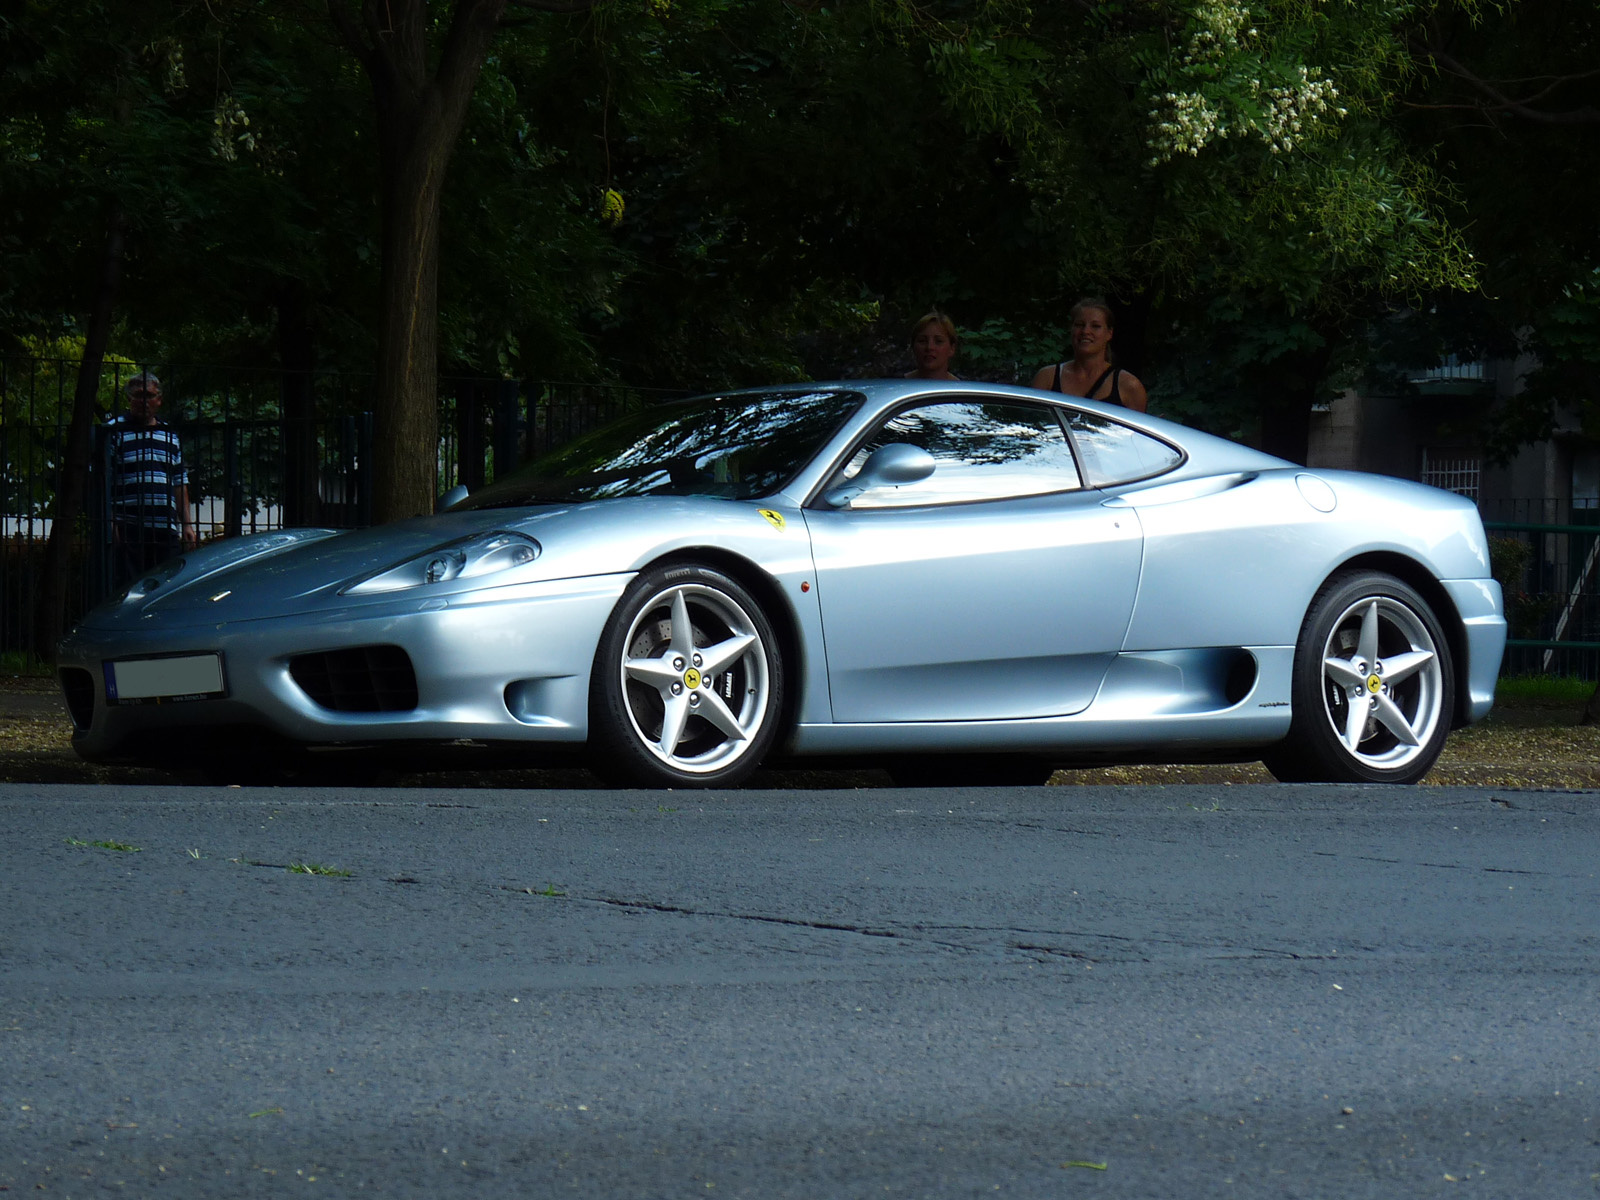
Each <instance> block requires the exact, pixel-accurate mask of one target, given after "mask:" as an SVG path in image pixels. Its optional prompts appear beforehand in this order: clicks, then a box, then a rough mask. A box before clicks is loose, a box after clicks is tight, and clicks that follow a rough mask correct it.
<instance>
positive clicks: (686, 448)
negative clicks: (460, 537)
mask: <svg viewBox="0 0 1600 1200" xmlns="http://www.w3.org/2000/svg"><path fill="white" fill-rule="evenodd" d="M861 400H862V397H861V394H860V393H859V392H837V391H814V392H805V391H797V390H793V389H789V390H785V391H774V392H758V393H743V394H739V395H734V396H728V397H717V396H711V397H704V398H702V399H699V400H689V401H684V402H682V403H678V404H671V405H662V406H659V407H654V408H649V409H646V410H645V411H643V412H640V413H635V414H633V415H632V416H629V417H624V418H623V419H622V420H620V421H617V422H615V423H613V424H611V425H608V426H606V427H605V428H604V429H599V430H596V431H595V432H594V433H591V434H589V435H587V436H585V437H582V438H579V439H578V440H576V441H574V442H570V443H568V444H567V445H565V446H562V447H561V448H560V449H557V450H554V451H552V452H551V453H549V454H546V455H543V456H541V457H540V458H537V459H534V460H533V461H532V462H530V463H528V464H527V465H526V466H525V467H522V468H521V469H520V470H518V471H516V472H514V473H513V474H512V475H510V476H509V477H508V478H506V479H504V480H497V481H496V482H495V483H493V484H491V485H490V486H489V487H487V488H484V489H483V490H482V491H479V492H477V493H475V494H474V495H472V496H471V497H469V498H468V499H467V500H465V501H463V502H462V503H461V504H459V505H457V506H456V507H457V508H458V509H472V508H508V507H515V506H518V505H524V504H548V503H558V502H577V501H582V500H607V499H612V498H615V497H619V496H650V495H667V496H718V497H723V498H727V499H732V500H748V499H754V498H755V497H758V496H768V495H771V494H772V493H774V492H777V491H780V490H781V489H782V488H783V486H784V484H786V483H788V481H789V480H790V479H792V478H793V477H794V475H795V473H796V472H798V471H799V470H800V468H801V467H803V466H805V464H806V463H808V462H810V461H811V459H812V458H813V457H814V456H815V455H816V453H817V451H818V450H819V449H821V447H822V445H823V443H824V442H826V441H827V439H828V438H829V437H831V436H832V435H833V434H834V432H835V431H837V429H838V428H839V426H840V424H841V423H842V422H843V421H844V419H845V418H846V417H848V416H849V415H850V414H851V413H852V412H854V411H855V410H856V408H857V407H858V406H859V405H860V403H861Z"/></svg>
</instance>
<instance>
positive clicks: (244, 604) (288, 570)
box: [82, 509, 559, 629]
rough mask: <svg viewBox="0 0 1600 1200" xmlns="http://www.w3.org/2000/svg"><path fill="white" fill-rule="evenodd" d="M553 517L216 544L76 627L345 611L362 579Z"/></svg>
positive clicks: (467, 516) (490, 517) (524, 513)
mask: <svg viewBox="0 0 1600 1200" xmlns="http://www.w3.org/2000/svg"><path fill="white" fill-rule="evenodd" d="M557 511H559V510H556V509H550V510H528V509H522V510H519V511H518V512H516V513H507V512H467V513H445V514H441V515H439V516H435V517H419V518H416V519H414V520H410V521H399V522H396V523H394V524H392V525H380V526H374V527H373V528H370V529H357V530H352V531H349V532H345V533H340V532H337V531H335V530H326V529H318V530H309V529H298V530H285V531H282V532H280V533H272V534H263V535H259V536H252V537H243V538H235V539H232V540H230V541H226V542H218V543H214V544H212V545H209V546H204V547H202V548H200V549H199V550H197V551H191V552H190V553H189V554H186V555H184V556H183V557H182V559H181V560H176V559H175V560H172V562H169V563H167V564H163V566H162V567H160V568H157V569H156V570H155V571H153V572H151V573H150V575H149V576H147V577H146V578H145V579H144V580H141V581H138V582H136V583H135V584H134V586H133V587H132V588H131V589H130V590H129V591H128V593H127V594H126V595H125V596H123V597H121V598H119V599H117V600H113V601H111V602H110V603H108V604H103V605H101V606H100V607H99V608H97V609H95V610H94V611H93V612H91V613H89V614H88V616H86V617H85V618H84V620H83V622H82V623H83V624H84V625H85V626H86V627H89V628H97V629H104V628H118V627H128V626H133V625H138V626H139V627H141V628H148V627H149V626H150V625H151V624H152V623H155V624H190V623H194V622H196V621H199V622H203V623H206V624H211V623H215V622H228V621H240V620H252V619H258V618H262V617H273V616H281V615H284V614H286V613H291V612H308V611H315V610H319V609H326V608H335V607H349V606H351V605H352V604H354V603H359V600H358V599H357V598H354V597H348V596H342V595H341V594H340V593H341V591H342V590H343V589H344V588H345V587H347V586H348V585H349V584H351V583H352V582H354V581H356V580H359V579H361V578H363V577H364V576H368V575H371V574H374V573H376V572H378V571H382V570H384V569H385V568H388V567H392V566H394V565H396V564H398V563H403V562H406V561H407V560H409V559H412V558H415V557H417V556H419V555H422V554H425V553H427V552H428V551H429V550H432V549H435V548H436V547H439V546H443V545H448V544H450V543H452V542H455V541H458V540H460V539H461V538H465V537H470V536H472V535H473V534H476V533H483V532H486V531H488V530H493V529H511V530H516V531H518V532H526V531H528V530H530V529H531V528H533V527H535V526H537V525H538V524H539V523H540V519H541V517H544V516H548V515H551V514H553V513H555V512H557ZM508 517H509V518H513V519H509V520H508ZM178 562H181V563H182V565H181V567H178V568H177V569H176V570H174V569H173V568H174V565H175V564H176V563H178ZM148 584H153V585H154V586H148ZM378 598H381V597H377V598H374V599H378ZM389 598H390V599H392V598H393V597H392V596H390V597H389Z"/></svg>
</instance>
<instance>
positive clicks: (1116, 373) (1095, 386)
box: [1050, 363, 1127, 408]
mask: <svg viewBox="0 0 1600 1200" xmlns="http://www.w3.org/2000/svg"><path fill="white" fill-rule="evenodd" d="M1061 367H1062V364H1061V363H1057V364H1056V377H1055V382H1053V383H1052V384H1051V385H1050V390H1051V391H1052V392H1059V391H1060V390H1061ZM1107 375H1109V376H1111V391H1110V392H1108V393H1107V394H1106V395H1105V397H1104V399H1105V400H1106V401H1107V402H1108V403H1111V404H1122V390H1121V388H1120V386H1119V385H1120V384H1121V382H1122V368H1121V367H1107V368H1106V369H1105V370H1104V371H1102V372H1100V378H1099V379H1096V380H1095V381H1094V382H1093V383H1092V384H1090V385H1089V390H1088V392H1087V393H1085V395H1086V397H1087V398H1088V399H1090V400H1093V399H1094V394H1095V393H1096V392H1097V391H1099V390H1100V385H1101V384H1102V383H1104V382H1105V381H1106V376H1107ZM1122 406H1123V407H1124V408H1126V407H1127V405H1125V404H1123V405H1122Z"/></svg>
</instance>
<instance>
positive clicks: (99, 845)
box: [67, 837, 143, 854]
mask: <svg viewBox="0 0 1600 1200" xmlns="http://www.w3.org/2000/svg"><path fill="white" fill-rule="evenodd" d="M67 845H69V846H92V847H94V848H95V849H96V850H117V851H120V852H121V853H123V854H138V853H139V851H140V850H141V849H143V847H141V846H130V845H129V844H128V843H127V842H113V841H110V840H108V839H100V840H97V841H93V842H90V841H85V840H84V839H83V838H74V837H69V838H68V839H67Z"/></svg>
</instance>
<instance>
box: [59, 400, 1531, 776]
mask: <svg viewBox="0 0 1600 1200" xmlns="http://www.w3.org/2000/svg"><path fill="white" fill-rule="evenodd" d="M1505 636H1506V626H1505V620H1504V617H1503V612H1502V598H1501V593H1500V587H1499V585H1498V584H1496V583H1495V582H1494V581H1493V580H1492V579H1491V578H1490V576H1489V554H1488V546H1487V542H1486V539H1485V536H1484V531H1483V524H1482V522H1481V521H1480V520H1479V517H1478V513H1477V511H1476V509H1475V508H1474V507H1473V505H1472V503H1471V502H1470V501H1468V500H1465V499H1463V498H1462V497H1460V496H1456V495H1453V494H1451V493H1449V492H1443V491H1439V490H1436V489H1434V488H1430V487H1425V486H1423V485H1421V484H1417V483H1412V482H1408V481H1405V480H1401V479H1393V478H1388V477H1383V476H1374V475H1363V474H1355V473H1350V472H1343V471H1323V470H1308V469H1306V468H1303V467H1298V466H1295V465H1294V464H1292V463H1289V462H1285V461H1283V460H1282V459H1278V458H1273V457H1271V456H1269V455H1266V454H1262V453H1259V452H1257V451H1254V450H1250V449H1247V448H1245V447H1242V446H1238V445H1235V444H1233V443H1230V442H1228V441H1225V440H1222V439H1220V438H1216V437H1211V436H1209V435H1206V434H1202V433H1197V432H1195V431H1193V430H1190V429H1186V428H1184V427H1182V426H1180V425H1176V424H1173V423H1171V422H1168V421H1164V420H1161V419H1159V418H1156V417H1149V416H1144V415H1141V414H1137V413H1132V412H1129V411H1127V410H1124V409H1121V408H1118V407H1115V406H1111V405H1106V404H1100V403H1095V402H1092V401H1087V400H1079V399H1074V398H1071V397H1063V396H1055V395H1046V394H1043V393H1039V392H1035V391H1030V390H1027V389H1022V388H1014V387H1003V386H997V385H986V384H969V383H941V384H929V383H925V382H922V381H917V380H893V381H875V382H870V383H862V382H857V383H839V384H818V385H811V386H795V387H788V388H771V389H766V390H760V391H745V392H737V393H732V394H728V395H721V396H710V397H703V398H700V399H696V400H690V401H685V402H682V403H677V404H672V405H663V406H658V407H651V408H647V409H645V410H643V411H640V412H638V413H636V414H634V415H632V416H630V417H628V418H626V419H624V420H622V421H620V422H618V423H616V424H614V425H611V426H609V427H607V428H605V429H602V430H600V431H598V432H595V433H593V434H590V435H588V436H586V437H584V438H582V439H580V440H578V441H575V442H573V443H570V444H569V445H567V446H565V447H563V448H561V449H558V450H556V451H554V452H552V453H550V454H548V455H545V456H544V457H542V458H539V459H537V460H535V461H533V462H531V463H529V464H527V465H526V466H525V467H523V468H521V469H520V470H518V471H516V472H515V473H513V474H510V475H509V476H508V477H506V478H504V479H501V480H497V481H496V482H495V483H494V484H492V485H490V486H489V487H486V488H484V489H483V490H482V491H480V492H478V493H476V494H474V495H472V496H470V497H468V498H466V499H465V500H462V501H460V502H458V503H456V504H454V505H453V506H452V507H450V508H449V509H448V510H447V511H444V512H441V513H439V514H437V515H435V516H432V517H426V518H419V519H416V520H411V521H404V522H400V523H397V524H393V525H386V526H382V527H378V528H372V529H363V530H358V531H355V532H346V533H338V532H334V531H331V530H322V529H302V530H287V531H283V532H278V533H268V534H264V535H260V536H255V537H247V538H238V539H234V540H231V541H225V542H218V543H214V544H210V545H207V546H205V547H203V548H201V549H199V550H195V551H192V552H189V553H186V554H184V555H183V556H182V557H181V558H175V559H173V560H171V561H170V562H168V563H166V564H165V565H164V566H162V567H160V568H159V569H157V570H155V571H153V572H151V573H150V574H149V575H148V576H147V577H145V578H143V579H140V580H138V581H137V582H136V583H135V584H134V586H133V587H132V588H131V589H130V590H129V591H128V592H127V593H126V594H125V595H123V596H121V597H119V598H118V599H116V600H115V601H113V602H111V603H108V604H106V605H103V606H102V607H100V608H98V609H96V610H94V611H93V612H91V613H90V614H89V615H88V616H87V617H86V618H85V619H84V621H83V623H82V624H81V625H80V626H78V628H76V629H75V630H74V631H73V632H72V633H70V634H69V635H68V636H67V638H66V639H65V640H64V641H63V643H62V645H61V647H60V654H59V663H60V678H61V682H62V686H63V689H64V691H65V693H66V698H67V701H68V706H69V708H70V711H71V714H72V720H73V723H74V726H75V732H74V736H73V743H74V745H75V746H76V747H77V749H78V752H79V753H80V754H81V755H83V756H84V757H86V758H89V759H93V760H98V761H122V760H139V759H146V758H152V757H158V756H161V755H168V756H170V755H172V754H174V753H178V754H185V755H191V756H193V755H196V754H199V753H201V752H202V751H204V750H205V749H206V748H208V747H210V748H217V747H222V746H233V747H240V746H243V747H250V746H255V747H262V746H269V745H270V746H275V747H284V748H302V749H307V750H312V751H315V750H323V749H327V748H335V747H346V748H349V747H366V748H369V749H370V748H372V747H378V748H380V749H384V750H386V751H389V752H394V751H397V750H399V749H400V748H401V747H402V746H404V747H405V748H407V749H408V750H412V751H414V750H416V749H418V748H419V747H430V746H436V745H442V744H454V745H458V746H459V745H462V744H471V745H486V746H490V747H498V748H502V749H504V748H507V747H515V748H521V749H523V750H527V751H533V752H544V754H545V755H546V756H548V755H550V754H552V753H554V752H557V751H563V750H565V751H569V752H571V751H584V752H586V753H587V756H588V760H589V761H590V762H591V763H592V765H593V766H594V767H595V768H596V769H597V770H598V771H600V772H601V773H602V775H604V776H606V777H608V778H610V779H613V780H615V781H619V782H630V783H635V784H644V785H651V786H672V787H683V786H713V785H722V786H725V785H731V784H734V783H737V782H739V781H740V780H741V779H743V778H744V777H745V776H746V775H748V774H749V772H751V771H752V770H754V769H755V768H756V767H757V766H758V765H760V764H761V763H762V762H763V761H768V760H778V759H781V760H784V761H794V760H798V759H813V760H831V761H838V762H843V761H849V762H856V763H861V762H876V763H881V764H883V765H885V766H887V767H889V769H890V770H891V772H893V773H894V775H895V777H896V778H897V779H900V780H902V781H906V782H924V783H937V782H954V781H957V780H964V781H971V780H988V781H996V782H1020V781H1028V780H1034V781H1042V780H1043V779H1045V778H1046V777H1047V776H1048V774H1049V772H1050V771H1051V770H1052V769H1054V768H1055V767H1057V766H1069V765H1073V764H1090V763H1094V764H1105V763H1115V762H1129V761H1200V760H1221V759H1232V760H1247V759H1255V758H1262V759H1264V760H1265V761H1266V763H1267V765H1268V766H1269V767H1270V768H1271V770H1272V771H1273V772H1274V774H1276V775H1277V776H1278V777H1279V778H1281V779H1285V780H1340V781H1373V782H1393V783H1408V782H1412V781H1415V780H1417V779H1419V778H1421V777H1422V776H1423V774H1425V773H1426V772H1427V770H1428V769H1429V768H1430V767H1431V766H1432V765H1433V762H1434V760H1435V759H1436V758H1437V757H1438V755H1439V752H1440V750H1441V748H1442V747H1443V745H1444V740H1445V738H1446V736H1447V735H1448V734H1449V732H1450V730H1451V729H1452V728H1453V727H1455V726H1459V725H1465V724H1468V723H1470V722H1472V721H1476V720H1478V719H1479V718H1481V717H1482V716H1484V714H1485V713H1487V712H1488V710H1489V707H1490V705H1491V703H1492V702H1493V697H1494V683H1495V676H1496V673H1497V671H1498V669H1499V665H1500V656H1501V652H1502V649H1503V647H1504V643H1505Z"/></svg>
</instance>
